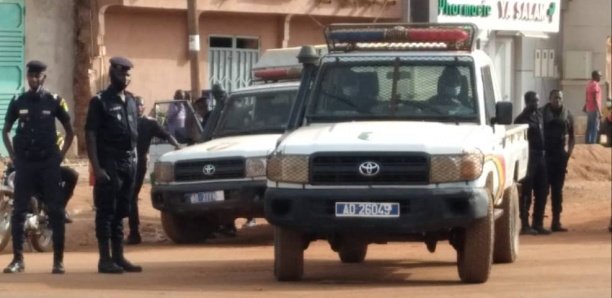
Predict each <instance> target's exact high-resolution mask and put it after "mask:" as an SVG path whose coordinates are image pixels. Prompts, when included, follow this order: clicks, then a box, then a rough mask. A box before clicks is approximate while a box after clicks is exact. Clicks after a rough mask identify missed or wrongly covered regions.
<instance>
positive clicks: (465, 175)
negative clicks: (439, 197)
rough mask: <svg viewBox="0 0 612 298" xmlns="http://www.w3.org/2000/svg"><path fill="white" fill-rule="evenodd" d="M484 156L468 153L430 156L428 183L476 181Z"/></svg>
mask: <svg viewBox="0 0 612 298" xmlns="http://www.w3.org/2000/svg"><path fill="white" fill-rule="evenodd" d="M483 163H484V155H483V154H482V153H481V152H480V151H478V152H475V151H470V152H466V153H464V154H457V155H432V157H431V170H430V172H429V181H430V182H431V183H443V182H457V181H471V180H476V179H477V178H478V177H480V175H481V174H482V166H483Z"/></svg>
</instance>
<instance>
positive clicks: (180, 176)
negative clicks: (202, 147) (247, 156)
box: [174, 158, 245, 181]
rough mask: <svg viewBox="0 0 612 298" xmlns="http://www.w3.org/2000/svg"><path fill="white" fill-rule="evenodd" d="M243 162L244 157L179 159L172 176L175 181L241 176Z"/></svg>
mask: <svg viewBox="0 0 612 298" xmlns="http://www.w3.org/2000/svg"><path fill="white" fill-rule="evenodd" d="M244 164H245V160H244V158H227V159H208V160H186V161H179V162H177V163H176V164H175V165H174V178H175V180H176V181H198V180H213V179H235V178H243V177H244Z"/></svg>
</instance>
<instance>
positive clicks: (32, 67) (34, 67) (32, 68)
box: [26, 60, 47, 73]
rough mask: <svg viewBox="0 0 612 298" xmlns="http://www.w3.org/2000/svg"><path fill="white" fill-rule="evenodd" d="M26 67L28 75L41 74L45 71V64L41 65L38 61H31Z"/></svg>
mask: <svg viewBox="0 0 612 298" xmlns="http://www.w3.org/2000/svg"><path fill="white" fill-rule="evenodd" d="M26 67H27V68H28V73H30V72H43V71H45V70H47V64H45V63H43V62H42V61H38V60H32V61H30V62H28V64H26Z"/></svg>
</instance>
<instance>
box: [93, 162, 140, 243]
mask: <svg viewBox="0 0 612 298" xmlns="http://www.w3.org/2000/svg"><path fill="white" fill-rule="evenodd" d="M100 166H101V167H102V168H103V169H104V170H105V171H106V173H107V174H108V175H109V177H110V181H96V184H95V185H94V203H95V206H96V238H97V239H98V242H99V243H101V244H106V245H108V241H109V239H110V240H113V241H118V242H120V241H123V222H122V220H123V218H125V217H127V216H128V214H129V212H130V199H131V197H132V192H133V189H134V174H135V171H134V170H135V162H134V159H133V158H102V159H101V160H100Z"/></svg>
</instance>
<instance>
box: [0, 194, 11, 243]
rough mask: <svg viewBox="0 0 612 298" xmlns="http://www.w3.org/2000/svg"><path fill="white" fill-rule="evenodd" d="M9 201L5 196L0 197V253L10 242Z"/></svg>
mask: <svg viewBox="0 0 612 298" xmlns="http://www.w3.org/2000/svg"><path fill="white" fill-rule="evenodd" d="M9 200H10V197H8V196H6V194H3V195H2V197H0V251H2V250H4V248H6V246H7V245H8V243H9V240H11V213H12V212H13V208H12V207H11V205H10V203H9Z"/></svg>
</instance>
